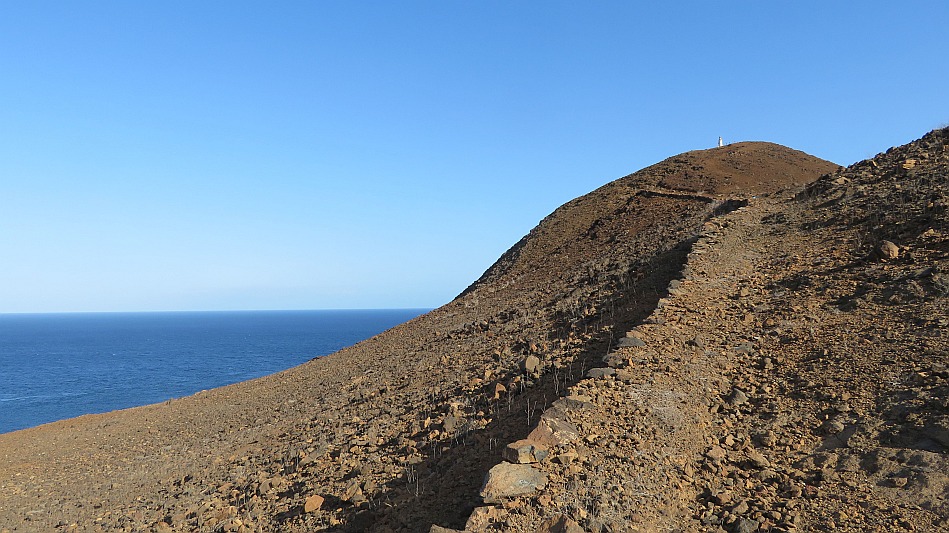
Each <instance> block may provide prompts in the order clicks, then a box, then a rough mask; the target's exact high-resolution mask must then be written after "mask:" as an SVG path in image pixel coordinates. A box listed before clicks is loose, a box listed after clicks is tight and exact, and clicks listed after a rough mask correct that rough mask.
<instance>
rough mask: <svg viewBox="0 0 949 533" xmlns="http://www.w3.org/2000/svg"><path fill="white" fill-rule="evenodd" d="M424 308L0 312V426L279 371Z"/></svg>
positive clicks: (171, 395) (105, 408) (156, 398)
mask: <svg viewBox="0 0 949 533" xmlns="http://www.w3.org/2000/svg"><path fill="white" fill-rule="evenodd" d="M426 311H427V309H387V310H345V311H338V310H333V311H227V312H182V313H75V314H73V313H70V314H23V315H18V314H10V315H2V314H0V433H5V432H8V431H14V430H17V429H23V428H27V427H32V426H36V425H39V424H44V423H47V422H53V421H56V420H62V419H64V418H71V417H74V416H79V415H83V414H88V413H103V412H107V411H112V410H115V409H124V408H127V407H134V406H138V405H146V404H150V403H157V402H162V401H165V400H168V399H171V398H179V397H182V396H188V395H191V394H194V393H196V392H198V391H201V390H205V389H210V388H214V387H220V386H223V385H229V384H231V383H237V382H239V381H245V380H248V379H253V378H257V377H261V376H265V375H267V374H272V373H274V372H278V371H281V370H285V369H287V368H290V367H293V366H296V365H299V364H301V363H304V362H306V361H308V360H310V359H312V358H314V357H318V356H322V355H328V354H330V353H333V352H335V351H337V350H339V349H341V348H345V347H347V346H351V345H353V344H356V343H358V342H359V341H362V340H364V339H367V338H369V337H372V336H373V335H376V334H377V333H381V332H382V331H385V330H386V329H389V328H391V327H393V326H396V325H398V324H401V323H403V322H405V321H407V320H410V319H412V318H414V317H416V316H418V315H420V314H422V313H424V312H426Z"/></svg>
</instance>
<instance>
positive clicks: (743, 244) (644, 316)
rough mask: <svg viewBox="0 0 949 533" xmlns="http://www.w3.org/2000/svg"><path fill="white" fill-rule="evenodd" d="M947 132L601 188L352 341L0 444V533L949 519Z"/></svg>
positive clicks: (703, 160)
mask: <svg viewBox="0 0 949 533" xmlns="http://www.w3.org/2000/svg"><path fill="white" fill-rule="evenodd" d="M947 141H949V132H947V131H946V130H939V131H935V132H932V133H930V134H928V135H927V136H925V137H923V138H922V139H920V140H919V141H916V142H914V143H910V144H908V145H906V146H904V147H900V148H896V149H891V150H890V151H888V152H887V153H885V154H880V155H879V156H877V157H876V158H874V159H872V160H868V161H865V162H861V163H858V164H855V165H853V166H851V167H849V168H846V169H838V167H836V165H833V164H830V163H827V162H826V161H821V160H819V159H816V158H813V157H811V156H808V155H806V154H803V153H801V152H797V151H794V150H790V149H787V148H784V147H781V146H777V145H773V144H768V143H738V144H734V145H729V146H726V147H724V148H717V149H712V150H705V151H696V152H688V153H686V154H682V155H680V156H676V157H673V158H670V159H668V160H666V161H663V162H661V163H658V164H656V165H653V166H651V167H649V168H646V169H643V170H642V171H639V172H637V173H634V174H631V175H629V176H626V177H624V178H621V179H619V180H616V181H614V182H612V183H609V184H607V185H605V186H604V187H601V188H600V189H598V190H596V191H594V192H592V193H590V194H589V195H586V196H584V197H581V198H578V199H576V200H574V201H572V202H569V203H567V204H565V205H564V206H562V207H561V208H560V209H558V210H557V211H555V212H554V213H553V214H551V215H550V216H549V217H547V218H546V219H545V220H543V221H542V222H541V223H540V224H539V225H538V226H537V228H535V229H534V230H533V231H532V232H531V233H530V234H529V235H527V236H526V237H525V238H524V239H522V240H521V242H519V243H517V244H516V245H515V246H514V247H513V248H512V249H511V250H509V251H508V252H507V253H505V254H504V256H502V257H501V258H500V259H499V260H498V262H497V263H496V264H495V265H494V266H492V268H490V269H489V270H488V271H487V272H486V273H485V274H484V276H482V278H481V279H479V280H478V281H477V282H475V283H474V284H473V285H472V286H471V287H469V288H468V289H467V290H466V291H465V292H464V293H463V294H462V295H461V296H459V297H458V298H457V299H456V300H454V301H453V302H451V303H449V304H447V305H445V306H444V307H442V308H440V309H437V310H435V311H433V312H431V313H429V314H427V315H425V316H423V317H420V318H418V319H416V320H414V321H412V322H409V323H407V324H404V325H402V326H399V327H397V328H394V329H392V330H390V331H388V332H385V333H383V334H382V335H379V336H377V337H375V338H373V339H370V340H368V341H366V342H363V343H361V344H359V345H357V346H354V347H352V348H349V349H346V350H343V351H341V352H339V353H337V354H334V355H332V356H329V357H325V358H321V359H319V360H315V361H312V362H310V363H308V364H306V365H303V366H301V367H298V368H294V369H291V370H288V371H286V372H282V373H279V374H276V375H274V376H270V377H267V378H263V379H260V380H255V381H251V382H247V383H242V384H238V385H234V386H231V387H225V388H222V389H217V390H212V391H207V392H203V393H200V394H198V395H195V396H192V397H188V398H182V399H179V400H174V401H171V402H167V403H165V404H161V405H153V406H147V407H143V408H138V409H131V410H127V411H121V412H117V413H110V414H106V415H96V416H87V417H81V418H78V419H73V420H68V421H64V422H59V423H55V424H50V425H46V426H42V427H39V428H33V429H30V430H25V431H20V432H15V433H10V434H6V435H0V495H2V496H0V529H4V528H5V529H8V530H11V531H53V530H61V531H97V530H101V531H113V530H126V531H148V530H152V531H193V530H198V531H429V530H430V528H431V529H432V530H433V531H437V530H441V531H444V530H445V528H451V529H457V530H462V529H464V530H468V531H489V530H507V531H532V532H533V531H542V532H553V531H637V530H638V531H659V530H675V531H723V530H724V531H742V532H750V531H756V530H760V531H812V530H843V531H873V530H879V531H893V530H919V531H936V530H946V529H947V528H949V523H947V519H949V509H947V503H946V500H947V498H949V479H947V475H946V473H947V472H949V464H947V461H946V451H947V449H949V405H947V403H946V401H947V398H949V381H947V378H949V374H947V368H946V365H947V342H946V336H945V330H946V326H947V325H949V324H947V316H949V315H947V308H946V302H947V299H946V295H947V291H949V279H947V275H949V274H947V269H949V266H947V264H946V260H947V256H949V225H947V213H946V209H947V207H949V178H947V171H949V150H947ZM822 174H823V176H822V177H820V179H817V178H818V176H821V175H822ZM814 180H817V181H814ZM811 182H813V183H811ZM808 183H811V184H810V185H808V186H807V187H806V188H805V187H804V186H805V185H806V184H808ZM508 445H510V446H508ZM488 472H490V473H491V475H490V476H489V477H488V479H487V483H485V475H486V473H488ZM433 524H434V526H433Z"/></svg>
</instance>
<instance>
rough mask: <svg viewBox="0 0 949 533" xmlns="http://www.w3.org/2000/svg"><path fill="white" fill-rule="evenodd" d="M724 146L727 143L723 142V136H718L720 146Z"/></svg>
mask: <svg viewBox="0 0 949 533" xmlns="http://www.w3.org/2000/svg"><path fill="white" fill-rule="evenodd" d="M722 146H725V143H723V142H722V138H721V136H719V137H718V147H719V148H721V147H722Z"/></svg>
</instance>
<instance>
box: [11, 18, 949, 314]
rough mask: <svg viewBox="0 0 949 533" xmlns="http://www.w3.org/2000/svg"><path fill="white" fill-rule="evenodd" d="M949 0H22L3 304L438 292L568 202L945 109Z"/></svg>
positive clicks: (883, 139) (425, 296) (845, 138)
mask: <svg viewBox="0 0 949 533" xmlns="http://www.w3.org/2000/svg"><path fill="white" fill-rule="evenodd" d="M947 28H949V2H944V1H942V0H938V1H936V0H934V1H930V2H913V1H908V2H892V1H890V2H873V1H868V2H827V1H821V2H808V1H805V2H763V1H760V0H756V1H748V2H730V1H720V2H710V1H703V2H627V1H597V2H581V1H573V2H561V1H543V2H540V1H536V2H527V1H525V2H507V1H504V2H500V1H478V2H461V1H458V2H454V1H442V0H429V1H423V2H420V1H400V2H392V1H388V0H387V1H376V2H371V1H359V2H351V1H306V2H302V1H301V2H238V1H230V0H229V1H201V2H193V1H187V2H173V1H160V2H159V1H135V2H127V1H114V2H110V1H94V2H71V1H61V2H46V1H30V2H3V3H0V312H60V311H146V310H219V309H220V310H224V309H316V308H373V307H436V306H439V305H441V304H443V303H446V302H447V301H449V300H450V299H451V298H453V297H454V296H455V295H457V294H458V293H459V292H461V291H462V290H463V289H464V288H465V287H466V286H467V285H468V284H469V283H471V282H472V281H474V280H475V279H476V278H477V277H478V276H479V275H480V274H481V273H482V272H483V271H484V270H485V269H486V268H487V267H488V266H490V265H491V263H493V262H494V260H495V259H496V258H497V257H498V256H499V255H500V254H501V253H502V252H504V250H506V249H507V248H508V247H510V246H511V245H512V244H514V243H515V242H516V241H517V240H518V239H519V238H520V237H521V236H523V235H524V234H525V233H527V232H528V231H529V230H530V229H531V228H532V227H533V226H534V225H536V224H537V222H539V221H540V220H541V219H542V218H543V217H544V216H546V215H547V214H549V213H550V212H551V211H552V210H553V209H555V208H556V207H557V206H559V205H561V204H562V203H564V202H566V201H568V200H570V199H572V198H574V197H576V196H579V195H582V194H585V193H587V192H589V191H591V190H593V189H594V188H596V187H598V186H600V185H602V184H604V183H606V182H608V181H610V180H612V179H615V178H618V177H621V176H623V175H625V174H628V173H630V172H633V171H635V170H638V169H640V168H642V167H645V166H647V165H650V164H652V163H655V162H657V161H659V160H662V159H664V158H666V157H669V156H671V155H675V154H677V153H680V152H683V151H687V150H692V149H697V148H708V147H711V146H713V145H714V144H715V143H716V142H717V140H718V137H719V136H720V135H721V136H723V137H724V138H725V140H726V142H728V141H732V142H733V141H740V140H766V141H772V142H777V143H780V144H784V145H787V146H790V147H792V148H796V149H799V150H803V151H806V152H808V153H811V154H814V155H817V156H819V157H823V158H826V159H829V160H831V161H834V162H836V163H840V164H844V165H846V164H850V163H853V162H855V161H858V160H860V159H864V158H867V157H870V156H873V155H875V154H876V153H878V152H880V151H883V150H885V149H886V148H888V147H890V146H893V145H899V144H903V143H905V142H909V141H911V140H913V139H916V138H918V137H920V136H922V135H923V134H924V133H926V132H927V131H929V130H931V129H933V128H937V127H940V126H943V125H945V124H946V123H947V122H949V99H947V92H946V91H947V87H949V39H947V38H946V31H947Z"/></svg>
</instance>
